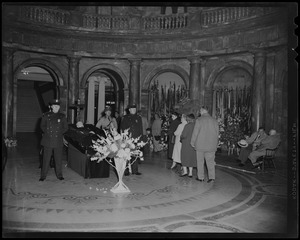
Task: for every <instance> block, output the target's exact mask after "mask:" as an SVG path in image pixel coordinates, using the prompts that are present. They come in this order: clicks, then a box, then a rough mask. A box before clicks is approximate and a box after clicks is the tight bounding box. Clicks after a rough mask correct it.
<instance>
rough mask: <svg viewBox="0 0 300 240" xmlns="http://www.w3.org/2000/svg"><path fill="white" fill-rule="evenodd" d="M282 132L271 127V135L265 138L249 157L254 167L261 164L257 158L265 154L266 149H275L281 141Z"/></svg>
mask: <svg viewBox="0 0 300 240" xmlns="http://www.w3.org/2000/svg"><path fill="white" fill-rule="evenodd" d="M280 141H281V140H280V134H278V133H277V132H276V130H274V129H271V130H270V132H269V136H267V137H266V138H264V139H263V140H262V141H261V142H260V145H259V146H258V147H257V149H256V150H254V151H252V152H251V153H250V154H249V157H248V158H249V159H250V161H251V162H252V164H253V166H254V167H257V166H259V163H257V162H256V161H257V159H258V158H259V157H261V156H264V155H265V154H266V149H275V148H277V146H278V145H279V143H280Z"/></svg>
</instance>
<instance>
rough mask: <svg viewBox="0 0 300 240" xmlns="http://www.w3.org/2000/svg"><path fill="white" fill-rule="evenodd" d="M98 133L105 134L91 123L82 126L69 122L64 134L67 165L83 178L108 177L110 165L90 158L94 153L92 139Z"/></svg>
mask: <svg viewBox="0 0 300 240" xmlns="http://www.w3.org/2000/svg"><path fill="white" fill-rule="evenodd" d="M98 135H99V136H105V133H104V132H103V131H102V130H100V129H99V128H97V127H95V126H93V125H91V124H86V125H84V128H77V127H76V125H75V124H70V125H69V129H68V131H67V132H66V133H65V135H64V138H65V140H66V142H67V146H68V158H67V159H68V167H69V168H71V169H72V170H73V171H75V172H76V173H78V174H79V175H81V176H83V177H84V178H108V177H109V172H110V167H109V166H110V165H109V164H108V163H107V162H106V161H105V160H104V161H101V162H99V163H97V161H91V160H90V158H91V156H93V155H94V154H95V151H94V150H93V148H92V147H91V146H92V140H97V139H98V138H99V136H98Z"/></svg>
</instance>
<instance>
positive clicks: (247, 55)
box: [2, 8, 288, 132]
mask: <svg viewBox="0 0 300 240" xmlns="http://www.w3.org/2000/svg"><path fill="white" fill-rule="evenodd" d="M260 9H261V10H262V11H259V10H260ZM278 10H279V11H278ZM18 11H19V10H17V9H12V10H11V11H7V12H5V16H4V21H3V38H2V46H3V47H6V48H8V49H12V51H13V64H12V65H13V66H12V67H13V69H14V74H15V75H16V74H18V71H19V69H20V67H23V66H24V62H26V61H30V59H35V58H36V59H41V62H42V61H48V62H51V63H52V64H53V65H54V66H56V67H55V69H57V71H58V72H60V74H59V81H60V86H61V88H60V90H61V94H60V95H61V99H62V100H63V101H64V102H65V105H64V108H63V110H64V111H66V109H68V106H69V105H70V104H72V101H73V100H74V99H77V98H78V97H79V96H77V95H79V94H80V93H81V92H82V91H83V90H84V89H83V88H84V86H83V85H84V82H85V80H86V76H87V75H89V72H90V71H91V70H92V69H97V66H115V67H114V70H116V69H118V70H117V71H116V72H118V73H119V75H120V76H121V78H122V80H123V83H124V98H125V103H124V105H125V106H126V104H128V102H129V95H128V94H129V92H130V91H129V90H130V89H128V88H129V86H130V79H131V65H130V61H131V60H132V59H140V61H141V63H140V75H139V81H140V97H139V99H140V106H141V109H147V104H148V101H147V91H148V85H149V83H150V82H151V80H152V79H153V78H154V77H155V76H156V74H158V73H159V72H161V71H175V70H174V69H176V72H177V73H182V74H183V75H182V78H183V79H184V80H185V82H186V85H187V86H189V81H191V80H190V79H189V77H190V76H189V75H190V71H191V61H190V57H193V56H196V57H199V58H201V63H200V69H199V80H197V81H201V82H202V83H199V84H200V86H202V88H201V89H200V91H201V92H202V95H203V103H205V104H207V105H210V104H211V99H212V95H211V90H212V85H213V82H214V81H215V78H216V76H217V75H218V74H219V73H220V72H221V71H222V69H224V68H225V67H226V66H229V65H232V66H236V67H242V68H243V69H244V70H246V71H248V72H249V73H250V74H251V75H252V74H253V67H254V51H256V50H257V49H261V50H263V51H265V52H266V63H267V68H266V79H267V82H268V83H270V84H272V89H273V92H271V91H269V92H268V93H267V94H269V97H268V98H267V99H273V98H274V97H276V99H281V98H282V96H286V89H284V88H283V84H282V81H283V80H282V79H281V76H282V72H284V71H285V72H286V71H287V64H286V62H287V61H286V60H287V58H286V54H287V28H288V27H287V21H286V20H285V19H286V14H287V11H286V9H285V8H282V9H275V10H274V9H273V10H272V11H268V10H267V9H266V8H256V10H255V12H254V13H251V14H252V15H251V14H250V13H249V12H248V13H247V14H248V15H245V16H244V17H243V16H242V15H238V12H237V14H236V15H228V14H229V13H230V14H231V12H228V11H227V12H225V11H224V12H222V11H221V13H220V9H217V10H207V11H200V12H199V11H198V12H197V11H196V12H195V13H193V14H187V17H188V24H187V26H186V27H185V28H184V29H178V28H169V29H150V28H146V27H145V25H143V26H140V25H139V28H137V27H136V28H135V25H134V23H132V25H131V27H132V28H131V29H125V30H122V29H121V30H120V29H109V31H104V30H103V29H99V28H97V29H95V28H90V29H89V28H88V26H87V25H84V26H83V22H78V21H79V20H78V19H77V20H76V18H74V16H78V13H71V14H70V13H66V16H68V17H70V16H71V18H68V19H69V20H68V21H69V22H67V21H66V22H65V23H63V24H61V25H58V24H56V25H55V24H49V22H46V23H45V22H43V21H40V22H36V19H35V20H34V21H33V20H32V19H31V20H28V19H27V20H26V21H23V20H24V16H20V15H18V14H20V12H18ZM253 11H254V10H253ZM60 13H62V14H65V13H64V12H60ZM219 13H220V14H219ZM233 13H234V12H233ZM76 14H77V15H76ZM218 14H219V15H218ZM243 14H245V13H243ZM72 16H73V17H72ZM226 16H227V17H226ZM22 17H23V18H22ZM79 19H81V18H79ZM134 20H136V18H133V20H132V21H134ZM144 20H145V19H144ZM156 20H157V19H156ZM156 20H155V19H154V20H153V21H156ZM47 21H48V20H47ZM76 21H77V22H76ZM136 26H137V25H136ZM74 59H76V61H77V63H78V69H73V71H75V73H76V74H77V75H78V79H76V76H77V75H76V74H75V75H74V74H73V75H74V76H75V79H73V78H74V76H73V75H72V76H73V77H72V76H71V79H70V62H71V61H74ZM164 66H169V67H164ZM24 67H25V66H24ZM161 68H162V69H163V70H160V69H161ZM55 69H52V70H53V71H54V70H55ZM180 69H181V70H180ZM4 79H5V78H4ZM187 79H189V81H188V82H187ZM74 81H75V82H77V83H76V84H78V86H79V89H74V87H73V90H72V91H73V92H72V93H71V94H73V96H71V97H70V96H69V95H70V88H71V89H72V84H73V85H74ZM76 84H75V88H76ZM201 84H202V85H201ZM276 101H278V100H274V101H272V100H269V102H268V103H267V106H268V107H267V109H266V112H269V111H270V110H272V111H274V109H275V108H276V107H275V104H276ZM279 101H280V100H279ZM284 104H286V100H284V101H283V104H281V105H280V106H281V108H280V109H277V110H278V111H279V112H280V113H282V114H281V116H284V117H280V119H276V116H275V115H274V114H273V115H272V117H273V120H272V121H273V123H274V124H273V125H274V127H275V128H277V129H281V130H282V132H284V130H286V126H285V125H286V123H287V114H286V112H285V111H286V110H285V109H286V106H285V105H284ZM66 113H67V111H66ZM67 114H68V113H67ZM266 115H267V116H268V114H266ZM279 115H280V114H279Z"/></svg>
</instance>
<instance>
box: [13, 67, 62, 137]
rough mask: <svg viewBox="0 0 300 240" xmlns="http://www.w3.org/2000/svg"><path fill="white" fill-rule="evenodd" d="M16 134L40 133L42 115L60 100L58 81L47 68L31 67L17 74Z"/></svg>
mask: <svg viewBox="0 0 300 240" xmlns="http://www.w3.org/2000/svg"><path fill="white" fill-rule="evenodd" d="M16 78H17V91H16V119H17V121H16V132H17V133H18V132H38V131H39V119H40V117H41V116H42V113H44V112H47V111H49V102H50V101H51V100H52V99H53V98H59V87H58V86H57V84H56V80H55V79H54V78H53V77H52V75H51V73H50V72H49V71H47V69H46V68H45V67H42V66H37V65H29V66H27V67H24V68H23V69H22V70H21V71H20V72H19V73H18V74H17V77H16Z"/></svg>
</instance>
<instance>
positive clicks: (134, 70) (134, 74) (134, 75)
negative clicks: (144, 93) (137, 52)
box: [129, 59, 141, 109]
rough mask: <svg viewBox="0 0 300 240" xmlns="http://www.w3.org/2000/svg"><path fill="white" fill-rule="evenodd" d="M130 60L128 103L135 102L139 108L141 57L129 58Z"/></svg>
mask: <svg viewBox="0 0 300 240" xmlns="http://www.w3.org/2000/svg"><path fill="white" fill-rule="evenodd" d="M129 62H130V82H129V104H136V105H137V109H140V99H141V89H140V68H141V59H129Z"/></svg>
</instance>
